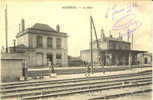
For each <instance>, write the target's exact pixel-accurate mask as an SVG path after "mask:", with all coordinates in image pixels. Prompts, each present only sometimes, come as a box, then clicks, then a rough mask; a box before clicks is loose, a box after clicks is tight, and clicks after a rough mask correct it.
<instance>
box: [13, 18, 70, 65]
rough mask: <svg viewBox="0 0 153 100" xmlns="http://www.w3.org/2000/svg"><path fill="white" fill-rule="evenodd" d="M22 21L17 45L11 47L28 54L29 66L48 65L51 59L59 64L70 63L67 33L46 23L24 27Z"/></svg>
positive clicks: (17, 36) (15, 50)
mask: <svg viewBox="0 0 153 100" xmlns="http://www.w3.org/2000/svg"><path fill="white" fill-rule="evenodd" d="M24 26H25V25H24V20H22V21H21V27H20V30H19V33H17V35H16V39H17V46H15V47H10V52H16V53H24V54H26V55H27V58H28V59H27V62H28V65H29V66H43V65H47V63H48V61H49V60H50V61H51V62H52V63H53V64H55V65H57V66H67V65H68V56H67V54H68V49H67V48H68V46H67V37H68V36H67V33H64V32H60V27H59V25H57V27H56V28H57V29H56V30H54V29H53V28H51V27H50V26H48V25H46V24H40V23H36V24H34V25H33V26H32V27H31V28H27V29H25V28H24Z"/></svg>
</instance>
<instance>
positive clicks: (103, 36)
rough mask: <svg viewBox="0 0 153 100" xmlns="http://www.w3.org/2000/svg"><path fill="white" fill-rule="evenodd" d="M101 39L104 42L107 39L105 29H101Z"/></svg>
mask: <svg viewBox="0 0 153 100" xmlns="http://www.w3.org/2000/svg"><path fill="white" fill-rule="evenodd" d="M101 39H102V40H104V39H105V33H104V29H103V28H102V29H101Z"/></svg>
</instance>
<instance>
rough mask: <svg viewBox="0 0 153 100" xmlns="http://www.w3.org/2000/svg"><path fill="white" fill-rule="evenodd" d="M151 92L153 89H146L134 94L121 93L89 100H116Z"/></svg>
mask: <svg viewBox="0 0 153 100" xmlns="http://www.w3.org/2000/svg"><path fill="white" fill-rule="evenodd" d="M151 91H152V89H145V90H139V91H134V92H124V93H119V94H114V95H107V96H102V97H96V98H90V99H88V100H106V99H114V98H118V97H123V96H128V95H133V94H139V93H146V92H151Z"/></svg>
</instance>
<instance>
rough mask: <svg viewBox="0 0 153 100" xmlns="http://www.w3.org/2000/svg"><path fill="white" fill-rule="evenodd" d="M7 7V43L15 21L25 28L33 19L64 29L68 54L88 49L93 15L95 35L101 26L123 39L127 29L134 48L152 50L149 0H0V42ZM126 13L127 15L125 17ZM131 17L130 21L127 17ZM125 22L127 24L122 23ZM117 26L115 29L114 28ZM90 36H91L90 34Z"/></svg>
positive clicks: (16, 27) (73, 54) (99, 32)
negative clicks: (132, 39)
mask: <svg viewBox="0 0 153 100" xmlns="http://www.w3.org/2000/svg"><path fill="white" fill-rule="evenodd" d="M6 2H7V8H8V45H9V46H11V45H13V39H15V36H16V34H17V32H19V23H20V21H21V19H22V18H24V20H25V28H28V27H31V26H32V25H34V24H35V23H43V24H48V25H49V26H51V27H52V28H54V29H56V25H57V24H59V25H60V30H61V31H62V32H66V33H68V36H69V37H68V54H69V55H71V56H79V55H80V50H84V49H88V48H89V42H90V16H92V17H93V19H94V24H95V27H96V31H97V35H98V38H100V35H101V29H102V28H103V29H104V32H105V35H106V36H109V34H110V33H111V34H112V35H113V37H118V35H119V33H120V34H121V36H123V39H125V40H126V38H127V34H126V33H127V30H128V29H130V31H132V32H131V34H133V36H134V48H133V49H136V50H145V51H149V52H152V2H151V0H135V1H134V0H133V1H129V0H116V1H113V0H101V1H100V0H94V1H89V0H76V1H72V0H69V1H68V0H67V1H61V0H58V1H56V0H52V1H49V0H37V2H36V1H35V0H5V1H4V0H1V2H0V37H1V41H0V45H1V46H5V19H4V9H5V3H6ZM127 16H128V17H127ZM131 20H132V21H131ZM126 23H127V25H125V24H126ZM116 29H117V30H116ZM93 38H94V39H95V36H94V34H93Z"/></svg>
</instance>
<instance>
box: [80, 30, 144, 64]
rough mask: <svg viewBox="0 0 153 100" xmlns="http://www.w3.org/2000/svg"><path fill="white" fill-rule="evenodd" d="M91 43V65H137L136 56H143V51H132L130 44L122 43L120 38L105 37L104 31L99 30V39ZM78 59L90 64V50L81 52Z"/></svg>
mask: <svg viewBox="0 0 153 100" xmlns="http://www.w3.org/2000/svg"><path fill="white" fill-rule="evenodd" d="M98 43H99V47H100V48H97V41H96V40H95V41H93V42H92V44H93V63H94V64H101V65H105V66H111V65H129V64H132V65H134V64H138V63H139V62H138V60H137V57H138V54H143V53H145V51H140V50H132V49H131V43H130V42H129V41H124V40H123V39H122V37H118V38H114V37H113V36H112V35H110V36H109V37H106V36H105V34H104V30H103V29H102V30H101V38H100V39H98ZM80 57H81V59H82V60H83V61H86V62H88V63H90V61H91V50H90V49H86V50H81V51H80Z"/></svg>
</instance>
